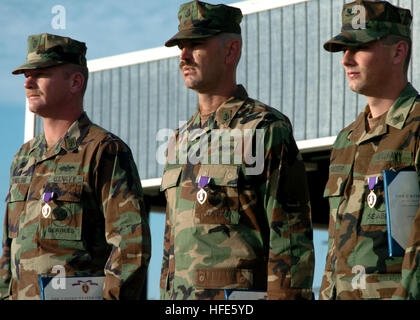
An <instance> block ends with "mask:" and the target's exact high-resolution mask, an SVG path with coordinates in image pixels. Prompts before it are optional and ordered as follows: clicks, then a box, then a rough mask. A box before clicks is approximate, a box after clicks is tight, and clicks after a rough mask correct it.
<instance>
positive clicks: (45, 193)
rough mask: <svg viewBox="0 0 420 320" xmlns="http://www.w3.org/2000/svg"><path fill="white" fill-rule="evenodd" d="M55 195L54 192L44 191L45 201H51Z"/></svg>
mask: <svg viewBox="0 0 420 320" xmlns="http://www.w3.org/2000/svg"><path fill="white" fill-rule="evenodd" d="M53 196H54V192H44V202H50V201H51V199H52V198H53Z"/></svg>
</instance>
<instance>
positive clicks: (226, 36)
mask: <svg viewBox="0 0 420 320" xmlns="http://www.w3.org/2000/svg"><path fill="white" fill-rule="evenodd" d="M217 36H218V38H219V40H220V43H221V44H222V46H224V45H225V44H226V43H227V42H228V41H231V40H238V41H239V43H240V45H241V50H240V52H239V57H238V61H237V62H236V65H238V63H239V60H240V59H241V55H242V35H240V34H238V33H227V32H223V33H220V34H218V35H217Z"/></svg>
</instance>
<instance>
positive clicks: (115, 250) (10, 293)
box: [0, 34, 150, 299]
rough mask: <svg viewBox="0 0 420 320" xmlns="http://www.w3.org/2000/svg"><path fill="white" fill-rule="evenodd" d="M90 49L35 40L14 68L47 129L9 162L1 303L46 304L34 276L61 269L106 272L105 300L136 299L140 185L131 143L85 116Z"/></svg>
mask: <svg viewBox="0 0 420 320" xmlns="http://www.w3.org/2000/svg"><path fill="white" fill-rule="evenodd" d="M85 53H86V46H85V44H84V43H83V42H79V41H76V40H73V39H70V38H67V37H61V36H55V35H51V34H39V35H32V36H29V38H28V54H27V61H26V63H25V64H24V65H22V66H20V67H19V68H17V69H16V70H14V71H13V72H12V73H13V74H21V73H23V74H24V75H25V77H26V81H25V84H24V87H25V90H26V96H27V99H28V104H29V109H30V111H32V112H34V113H36V114H37V115H38V116H40V117H41V118H42V119H43V124H44V132H43V134H40V135H39V136H37V137H35V138H34V139H32V140H31V141H29V142H27V143H25V144H24V145H23V146H22V147H21V148H20V150H19V151H18V153H17V154H16V155H15V158H14V160H13V163H12V166H11V171H10V189H9V192H8V194H7V198H6V202H7V207H6V215H5V224H4V236H3V255H2V257H1V260H0V297H1V298H6V299H7V298H9V299H40V286H39V283H38V278H39V277H40V276H41V277H42V276H55V275H57V274H56V273H54V272H53V270H57V267H55V266H61V270H63V267H64V270H65V275H66V276H74V275H76V276H84V275H105V284H104V290H103V296H104V298H105V299H137V298H139V297H140V293H141V288H142V284H143V282H144V278H145V275H146V270H147V266H148V263H149V259H150V232H149V226H148V222H147V217H146V211H145V205H144V202H143V193H142V187H141V183H140V179H139V176H138V171H137V168H136V165H135V163H134V160H133V158H132V154H131V151H130V149H129V147H128V146H127V145H126V144H125V143H124V142H123V141H121V140H120V139H119V138H118V137H116V136H115V135H113V134H112V133H110V132H107V131H105V130H104V129H102V128H100V127H98V126H96V125H95V124H93V123H92V122H90V120H89V119H88V117H87V115H86V113H84V111H83V94H84V91H85V89H86V84H87V76H88V69H87V66H86V58H85ZM54 267H55V268H54ZM60 275H63V274H62V272H60Z"/></svg>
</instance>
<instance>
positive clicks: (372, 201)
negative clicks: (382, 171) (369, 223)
mask: <svg viewBox="0 0 420 320" xmlns="http://www.w3.org/2000/svg"><path fill="white" fill-rule="evenodd" d="M367 180H368V185H369V190H370V193H369V195H368V196H367V199H366V200H367V203H368V206H369V208H371V209H372V208H373V207H374V206H375V204H376V199H377V197H376V194H375V192H374V191H373V189H374V188H375V186H376V184H377V183H378V177H370V178H368V179H367Z"/></svg>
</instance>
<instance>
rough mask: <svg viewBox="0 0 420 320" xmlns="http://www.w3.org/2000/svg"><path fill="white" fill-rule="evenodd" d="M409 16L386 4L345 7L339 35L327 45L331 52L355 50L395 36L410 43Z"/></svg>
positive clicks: (361, 1)
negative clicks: (389, 36) (349, 48)
mask: <svg viewBox="0 0 420 320" xmlns="http://www.w3.org/2000/svg"><path fill="white" fill-rule="evenodd" d="M412 18H413V17H412V15H411V12H410V10H408V9H404V8H399V7H396V6H394V5H392V4H391V3H389V2H387V1H372V0H371V1H367V0H357V1H354V2H351V3H347V4H344V6H343V12H342V28H341V33H340V34H338V35H337V36H335V37H334V38H332V39H331V40H329V41H327V42H326V43H325V44H324V49H325V50H327V51H330V52H337V51H341V50H343V47H357V46H360V45H363V44H366V43H369V42H371V41H374V40H379V39H381V38H382V37H384V36H387V35H390V34H394V35H398V36H402V37H405V38H407V39H411V22H412Z"/></svg>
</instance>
